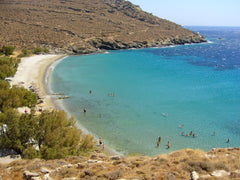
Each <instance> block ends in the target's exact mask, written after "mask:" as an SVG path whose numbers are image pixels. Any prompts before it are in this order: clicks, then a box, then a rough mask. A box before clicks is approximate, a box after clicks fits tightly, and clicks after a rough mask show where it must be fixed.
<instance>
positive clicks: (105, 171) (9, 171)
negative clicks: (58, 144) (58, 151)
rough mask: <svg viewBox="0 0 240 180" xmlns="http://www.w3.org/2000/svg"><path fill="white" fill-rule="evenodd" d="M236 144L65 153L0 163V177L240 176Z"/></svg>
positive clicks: (140, 178)
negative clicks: (140, 152) (130, 153)
mask: <svg viewBox="0 0 240 180" xmlns="http://www.w3.org/2000/svg"><path fill="white" fill-rule="evenodd" d="M239 151H240V149H239V148H228V149H213V150H211V151H209V152H204V151H201V150H191V149H186V150H179V151H175V152H172V153H170V154H165V155H159V156H156V157H147V156H136V157H121V156H105V155H104V154H101V153H100V154H99V153H96V154H92V155H90V156H89V157H82V156H78V157H68V158H65V159H57V160H48V161H46V160H40V159H34V160H16V161H14V162H12V163H10V164H8V165H1V163H0V179H4V180H8V179H9V180H10V179H18V180H20V179H39V180H40V179H48V180H51V179H55V180H57V179H59V180H60V179H65V180H67V179H68V180H70V179H88V180H90V179H112V180H115V179H119V180H120V179H122V180H124V179H125V180H127V179H129V180H130V179H135V180H143V179H149V180H150V179H152V180H155V179H163V180H165V179H166V180H176V179H193V180H196V179H199V180H200V179H209V180H210V179H212V180H213V179H224V180H227V179H240V163H239V158H240V156H239V155H240V154H239Z"/></svg>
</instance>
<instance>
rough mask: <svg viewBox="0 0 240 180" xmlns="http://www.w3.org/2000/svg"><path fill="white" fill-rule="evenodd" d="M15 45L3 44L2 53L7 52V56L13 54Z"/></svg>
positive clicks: (0, 50) (0, 51)
mask: <svg viewBox="0 0 240 180" xmlns="http://www.w3.org/2000/svg"><path fill="white" fill-rule="evenodd" d="M14 49H15V47H14V46H3V47H2V49H0V53H3V54H5V55H6V56H9V55H12V54H13V51H14Z"/></svg>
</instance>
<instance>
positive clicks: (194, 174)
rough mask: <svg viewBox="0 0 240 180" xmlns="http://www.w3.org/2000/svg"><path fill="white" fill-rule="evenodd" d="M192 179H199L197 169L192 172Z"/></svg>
mask: <svg viewBox="0 0 240 180" xmlns="http://www.w3.org/2000/svg"><path fill="white" fill-rule="evenodd" d="M191 179H192V180H198V179H199V175H198V173H197V172H196V171H193V172H191Z"/></svg>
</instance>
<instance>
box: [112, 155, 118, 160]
mask: <svg viewBox="0 0 240 180" xmlns="http://www.w3.org/2000/svg"><path fill="white" fill-rule="evenodd" d="M111 160H120V157H119V156H112V157H111Z"/></svg>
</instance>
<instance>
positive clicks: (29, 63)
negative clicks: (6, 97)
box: [11, 54, 66, 110]
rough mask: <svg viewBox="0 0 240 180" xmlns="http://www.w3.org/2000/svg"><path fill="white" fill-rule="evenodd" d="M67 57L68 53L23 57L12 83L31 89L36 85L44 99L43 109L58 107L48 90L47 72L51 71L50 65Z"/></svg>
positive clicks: (38, 92)
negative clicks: (46, 85)
mask: <svg viewBox="0 0 240 180" xmlns="http://www.w3.org/2000/svg"><path fill="white" fill-rule="evenodd" d="M64 57H66V55H50V54H49V55H34V56H31V57H26V58H22V59H21V62H20V64H19V66H18V69H17V72H16V74H15V76H14V77H13V78H11V85H18V86H21V87H24V88H26V89H29V87H30V86H34V88H35V89H36V90H37V94H38V95H39V96H40V97H41V98H42V99H43V101H44V103H43V105H42V109H43V110H50V109H53V108H56V107H55V105H54V104H53V102H52V100H51V96H50V94H49V93H48V92H47V91H46V88H45V80H44V78H45V77H46V74H47V73H48V71H49V68H48V67H49V66H50V65H51V64H52V63H53V62H55V61H57V60H59V59H62V58H64Z"/></svg>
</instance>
